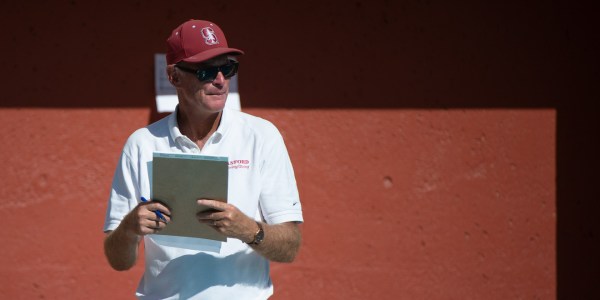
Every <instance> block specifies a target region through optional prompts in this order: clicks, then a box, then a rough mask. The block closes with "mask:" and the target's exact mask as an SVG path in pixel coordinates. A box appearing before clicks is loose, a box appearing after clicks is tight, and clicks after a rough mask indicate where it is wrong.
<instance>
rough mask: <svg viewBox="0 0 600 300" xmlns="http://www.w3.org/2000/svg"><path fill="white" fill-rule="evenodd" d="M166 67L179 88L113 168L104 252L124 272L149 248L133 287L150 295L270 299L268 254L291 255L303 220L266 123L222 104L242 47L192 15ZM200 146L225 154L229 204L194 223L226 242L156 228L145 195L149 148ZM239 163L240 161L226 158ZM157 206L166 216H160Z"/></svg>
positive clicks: (271, 257) (172, 40) (198, 149)
mask: <svg viewBox="0 0 600 300" xmlns="http://www.w3.org/2000/svg"><path fill="white" fill-rule="evenodd" d="M167 45H168V52H167V74H168V78H169V81H170V82H171V84H173V86H174V87H175V88H176V90H177V96H178V99H179V104H178V106H177V109H176V111H175V112H174V113H172V114H171V115H169V116H168V117H166V118H164V119H162V120H159V121H158V122H156V123H154V124H151V125H149V126H147V127H145V128H142V129H138V130H137V131H136V132H134V133H133V134H132V135H131V136H130V137H129V139H128V140H127V143H126V144H125V146H124V148H123V152H122V154H121V158H120V161H119V164H118V166H117V169H116V172H115V175H114V178H113V184H112V191H111V195H110V199H109V206H108V209H107V213H106V222H105V225H104V230H105V232H106V233H107V236H106V239H105V243H104V250H105V254H106V257H107V259H108V261H109V263H110V265H111V266H112V267H113V268H114V269H116V270H128V269H130V268H131V267H132V266H133V265H134V264H135V263H136V260H137V257H138V244H139V243H140V241H141V240H142V239H143V240H144V247H145V251H144V252H145V273H144V276H143V278H142V280H141V281H140V284H139V286H138V289H137V292H136V295H137V296H138V297H139V298H148V299H165V298H169V299H179V298H181V299H189V298H196V299H227V298H229V299H266V298H268V297H269V296H270V295H272V293H273V286H272V283H271V280H270V277H269V261H277V262H291V261H293V260H294V258H295V256H296V253H297V252H298V249H299V247H300V240H301V233H300V230H299V225H298V224H299V223H301V222H302V221H303V217H302V210H301V205H300V200H299V197H298V190H297V187H296V181H295V178H294V173H293V169H292V165H291V162H290V159H289V156H288V153H287V150H286V148H285V145H284V142H283V139H282V137H281V135H280V133H279V132H278V130H277V129H276V128H275V126H273V125H272V124H271V123H270V122H268V121H266V120H263V119H260V118H257V117H254V116H250V115H248V114H245V113H242V112H239V111H235V110H230V109H226V108H225V102H226V100H227V94H228V89H229V79H230V78H231V76H233V75H235V74H236V72H237V67H238V62H237V61H236V59H235V58H236V57H237V56H238V55H241V54H243V52H242V51H241V50H238V49H234V48H229V47H228V45H227V41H226V39H225V36H224V34H223V32H222V31H221V29H220V28H219V27H218V26H217V25H216V24H214V23H211V22H208V21H201V20H190V21H188V22H185V23H183V24H182V25H180V26H179V27H177V28H176V29H175V30H173V33H172V34H171V36H170V37H169V38H168V39H167ZM154 151H159V152H174V153H198V154H202V155H214V156H226V157H228V158H229V161H230V168H229V185H228V199H227V200H228V202H227V203H223V202H219V201H216V200H208V199H198V201H197V203H198V205H204V206H208V207H210V208H213V210H212V212H204V213H198V214H197V219H198V222H201V223H205V224H207V225H209V226H211V227H212V228H213V229H214V230H216V231H218V232H220V233H221V234H223V235H225V236H226V237H227V242H223V243H221V242H215V241H210V240H204V239H196V238H183V237H170V236H165V235H154V234H153V233H156V232H159V231H160V230H161V229H163V228H165V227H166V226H169V221H170V215H171V212H170V210H169V208H168V207H166V206H165V205H163V204H161V203H159V202H155V201H147V202H141V201H140V200H139V199H141V197H148V196H149V195H150V190H151V188H150V179H149V165H151V161H152V153H153V152H154ZM239 163H242V164H243V166H244V167H235V166H234V165H232V164H239ZM156 212H160V213H161V214H162V215H163V217H164V219H161V218H159V216H158V215H159V214H158V213H156Z"/></svg>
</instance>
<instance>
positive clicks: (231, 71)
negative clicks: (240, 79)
mask: <svg viewBox="0 0 600 300" xmlns="http://www.w3.org/2000/svg"><path fill="white" fill-rule="evenodd" d="M221 72H223V76H225V78H231V77H232V76H234V75H235V73H237V65H236V64H235V63H228V64H226V65H224V66H221Z"/></svg>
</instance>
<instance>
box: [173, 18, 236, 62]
mask: <svg viewBox="0 0 600 300" xmlns="http://www.w3.org/2000/svg"><path fill="white" fill-rule="evenodd" d="M167 47H168V49H167V64H169V65H170V64H175V63H178V62H180V61H185V62H190V63H198V62H202V61H205V60H208V59H211V58H213V57H215V56H219V55H221V54H235V55H241V54H244V52H243V51H242V50H239V49H234V48H229V47H228V46H227V40H226V39H225V34H224V33H223V31H222V30H221V28H219V26H217V24H215V23H213V22H210V21H204V20H189V21H187V22H185V23H183V24H181V25H179V27H177V28H175V30H173V32H172V33H171V36H169V38H168V39H167Z"/></svg>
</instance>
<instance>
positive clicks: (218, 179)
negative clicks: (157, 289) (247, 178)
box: [151, 152, 229, 242]
mask: <svg viewBox="0 0 600 300" xmlns="http://www.w3.org/2000/svg"><path fill="white" fill-rule="evenodd" d="M228 174H229V166H228V158H227V157H222V156H207V155H199V154H188V153H165V152H154V153H153V154H152V195H151V198H152V200H153V201H158V202H161V203H164V204H165V205H166V206H167V207H169V209H170V211H171V221H170V222H169V224H168V225H167V226H166V227H165V228H164V229H163V230H161V231H159V232H157V233H156V234H159V235H174V236H183V237H193V238H203V239H210V240H215V241H222V242H224V241H227V237H226V236H224V235H222V234H220V233H219V232H217V231H216V230H214V229H213V228H211V227H210V226H208V225H205V224H202V223H200V222H198V219H196V213H198V212H200V211H204V210H208V209H210V208H209V207H202V206H199V205H198V204H197V203H196V200H197V199H201V198H202V199H213V200H219V201H222V202H227V184H228Z"/></svg>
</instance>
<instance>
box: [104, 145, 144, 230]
mask: <svg viewBox="0 0 600 300" xmlns="http://www.w3.org/2000/svg"><path fill="white" fill-rule="evenodd" d="M134 170H135V168H133V165H132V162H131V159H130V158H129V156H127V154H126V153H125V151H123V153H122V154H121V158H120V159H119V163H118V165H117V168H116V170H115V174H114V176H113V182H112V187H111V192H110V198H109V201H108V208H107V210H106V218H105V221H104V231H105V232H107V231H112V230H115V229H116V228H117V227H118V226H119V224H121V221H122V220H123V218H124V217H125V215H127V214H128V213H129V212H130V211H131V210H132V209H133V207H135V206H136V205H137V195H139V191H138V188H137V185H136V184H134V182H135V181H136V178H137V174H136V172H135V171H134Z"/></svg>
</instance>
